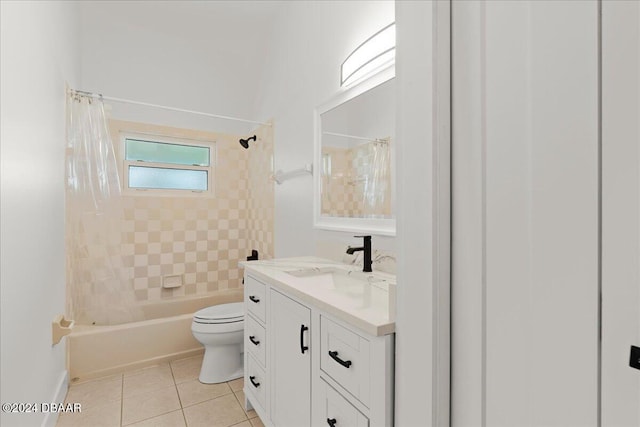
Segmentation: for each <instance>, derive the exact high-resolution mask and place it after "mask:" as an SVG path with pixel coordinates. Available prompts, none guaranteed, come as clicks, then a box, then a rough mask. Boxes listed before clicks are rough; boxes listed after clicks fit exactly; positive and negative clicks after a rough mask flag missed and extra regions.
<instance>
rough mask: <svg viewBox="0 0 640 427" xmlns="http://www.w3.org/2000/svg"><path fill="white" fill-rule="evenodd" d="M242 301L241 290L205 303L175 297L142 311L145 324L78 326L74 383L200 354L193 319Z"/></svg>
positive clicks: (72, 349) (72, 339)
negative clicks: (208, 309) (213, 308)
mask: <svg viewBox="0 0 640 427" xmlns="http://www.w3.org/2000/svg"><path fill="white" fill-rule="evenodd" d="M240 301H242V289H234V290H228V291H220V292H216V293H215V294H208V295H206V296H200V297H176V298H171V299H167V300H163V301H160V302H156V303H144V304H141V305H140V308H141V309H142V311H143V313H144V317H145V320H142V321H140V322H133V323H126V324H122V325H113V326H92V325H77V326H75V327H74V329H73V332H72V333H71V334H70V335H68V336H67V346H68V347H67V349H68V351H67V369H68V370H69V378H71V381H84V380H87V379H91V378H98V377H103V376H107V375H111V374H116V373H120V372H124V371H128V370H132V369H138V368H142V367H144V366H149V365H153V364H156V363H161V362H166V361H169V360H175V359H181V358H185V357H189V356H195V355H198V354H201V353H202V352H203V351H204V348H203V347H202V345H201V344H200V343H199V342H198V341H196V340H195V338H193V335H192V334H191V321H192V318H193V313H195V312H196V311H198V310H200V309H201V308H204V307H209V306H212V305H217V304H224V303H228V302H240Z"/></svg>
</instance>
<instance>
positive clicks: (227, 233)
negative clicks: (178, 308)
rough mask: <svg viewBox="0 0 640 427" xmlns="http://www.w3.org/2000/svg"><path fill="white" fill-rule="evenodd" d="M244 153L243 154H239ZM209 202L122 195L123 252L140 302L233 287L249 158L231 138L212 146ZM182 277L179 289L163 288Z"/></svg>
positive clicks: (241, 251)
mask: <svg viewBox="0 0 640 427" xmlns="http://www.w3.org/2000/svg"><path fill="white" fill-rule="evenodd" d="M241 150H242V151H241ZM216 151H217V156H216V158H217V161H216V163H215V181H214V186H215V195H214V196H213V197H189V196H187V197H154V196H147V195H141V196H125V197H124V205H125V206H124V223H123V227H122V230H123V231H122V233H123V242H124V243H123V245H122V253H123V255H124V260H125V263H127V265H129V266H130V267H132V268H133V287H134V290H135V294H136V299H137V300H139V301H146V300H158V299H161V298H165V297H173V296H183V295H193V294H202V293H207V292H212V291H217V290H224V289H231V288H237V287H238V286H239V285H240V277H241V274H240V269H239V267H238V261H239V260H241V259H244V258H245V257H246V254H247V240H246V238H247V225H248V222H247V199H248V194H249V190H248V183H247V174H246V168H247V156H246V153H244V152H243V151H244V150H243V149H242V147H240V145H239V144H238V142H237V139H235V138H234V137H228V138H218V140H217V141H216ZM167 275H182V278H183V286H181V287H178V288H173V289H165V288H162V278H163V276H167Z"/></svg>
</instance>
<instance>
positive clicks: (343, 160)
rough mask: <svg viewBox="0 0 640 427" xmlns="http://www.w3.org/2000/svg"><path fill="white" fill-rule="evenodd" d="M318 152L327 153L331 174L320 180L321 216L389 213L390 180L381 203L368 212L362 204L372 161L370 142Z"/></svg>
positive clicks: (354, 216)
mask: <svg viewBox="0 0 640 427" xmlns="http://www.w3.org/2000/svg"><path fill="white" fill-rule="evenodd" d="M322 154H323V155H329V156H331V175H330V176H324V177H323V180H322V185H323V190H322V204H321V206H322V207H321V212H322V215H328V216H339V217H350V218H358V217H363V216H365V214H367V215H370V214H374V215H384V216H390V215H391V182H390V181H389V182H388V183H387V186H386V191H385V205H384V206H380V207H376V209H375V211H374V212H372V211H371V207H366V206H365V203H364V198H363V194H364V191H365V185H366V180H367V177H368V176H369V170H370V168H371V163H372V162H373V149H372V143H368V144H361V145H358V146H357V147H354V148H350V149H344V148H338V147H323V148H322ZM325 189H326V190H325Z"/></svg>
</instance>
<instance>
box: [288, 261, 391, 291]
mask: <svg viewBox="0 0 640 427" xmlns="http://www.w3.org/2000/svg"><path fill="white" fill-rule="evenodd" d="M287 273H288V274H290V275H292V276H295V277H298V278H300V279H304V280H301V281H300V283H305V284H306V285H310V286H322V287H328V288H333V289H338V290H345V291H347V290H348V291H350V292H352V293H362V292H363V291H364V290H365V287H369V286H370V285H375V284H382V283H384V282H385V281H386V280H385V279H382V278H379V277H376V276H375V275H373V274H372V273H363V272H361V271H349V270H343V269H340V268H335V267H317V268H306V269H302V270H294V271H288V272H287Z"/></svg>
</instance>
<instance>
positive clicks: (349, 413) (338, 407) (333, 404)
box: [317, 381, 369, 427]
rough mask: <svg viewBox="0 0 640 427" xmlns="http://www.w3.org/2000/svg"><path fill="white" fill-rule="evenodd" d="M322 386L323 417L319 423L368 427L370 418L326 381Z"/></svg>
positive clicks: (332, 426) (334, 425)
mask: <svg viewBox="0 0 640 427" xmlns="http://www.w3.org/2000/svg"><path fill="white" fill-rule="evenodd" d="M321 383H322V384H321V388H322V396H321V399H322V410H321V411H320V417H321V419H319V420H318V422H317V425H322V426H331V427H368V425H369V419H368V418H367V417H365V416H364V415H363V414H362V413H361V412H360V411H358V410H357V409H356V408H355V407H353V405H351V404H350V403H349V402H348V401H347V399H345V398H344V397H343V396H342V395H341V394H340V393H338V392H337V391H335V390H334V389H333V387H331V386H330V385H329V384H327V383H326V382H324V381H321Z"/></svg>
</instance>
